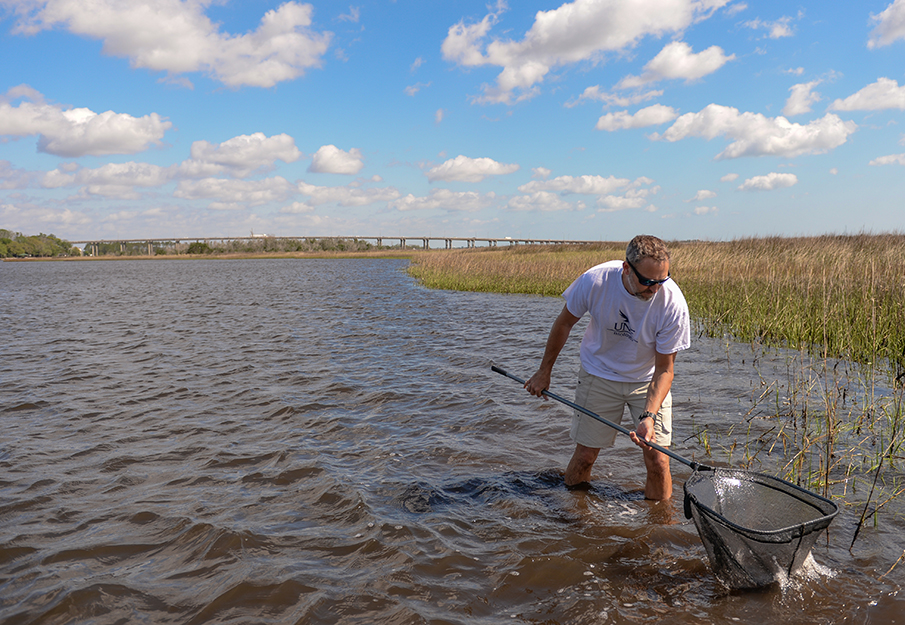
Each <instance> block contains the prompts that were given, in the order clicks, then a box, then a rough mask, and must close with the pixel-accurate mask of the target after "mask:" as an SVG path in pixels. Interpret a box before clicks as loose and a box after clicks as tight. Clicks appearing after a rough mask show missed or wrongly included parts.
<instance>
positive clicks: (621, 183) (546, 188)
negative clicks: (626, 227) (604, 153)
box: [509, 175, 660, 212]
mask: <svg viewBox="0 0 905 625" xmlns="http://www.w3.org/2000/svg"><path fill="white" fill-rule="evenodd" d="M518 190H519V191H520V192H521V193H523V194H524V195H522V196H516V197H514V198H512V199H511V200H510V202H509V208H511V209H512V210H541V211H550V210H566V209H569V210H572V209H575V208H584V206H585V205H584V203H583V202H578V203H577V204H576V205H572V204H571V203H569V202H567V201H566V200H564V199H563V198H564V197H565V196H568V195H572V194H577V195H594V196H597V197H596V199H595V203H596V205H597V207H598V210H600V211H607V212H608V211H616V210H624V209H627V208H643V207H644V206H645V205H647V204H648V199H647V198H648V197H649V196H651V195H655V194H656V193H658V192H659V191H660V187H659V186H656V185H654V181H653V180H651V179H650V178H647V177H644V176H642V177H640V178H636V179H635V180H629V179H628V178H616V177H615V176H607V177H603V176H591V175H584V176H558V177H556V178H553V179H552V180H532V181H531V182H528V183H525V184H523V185H521V186H520V187H519V188H518ZM554 198H558V199H556V200H555V201H554Z"/></svg>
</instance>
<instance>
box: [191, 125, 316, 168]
mask: <svg viewBox="0 0 905 625" xmlns="http://www.w3.org/2000/svg"><path fill="white" fill-rule="evenodd" d="M191 155H192V159H193V160H195V161H198V162H200V163H208V164H211V165H219V166H222V167H225V168H227V169H229V170H231V171H232V172H233V173H235V175H237V176H239V177H240V178H241V177H244V176H246V175H248V174H249V173H251V172H253V171H255V170H257V169H260V168H266V167H270V166H272V165H273V163H274V161H276V160H278V159H279V160H281V161H283V162H285V163H292V162H295V161H297V160H298V159H299V158H301V156H302V153H301V152H299V149H298V148H297V147H296V146H295V140H294V139H293V138H292V137H290V136H289V135H287V134H279V135H274V136H272V137H267V136H265V135H264V133H263V132H256V133H254V134H251V135H239V136H237V137H233V138H232V139H229V140H227V141H224V142H223V143H220V144H217V145H214V144H212V143H208V142H207V141H195V142H194V143H192V150H191Z"/></svg>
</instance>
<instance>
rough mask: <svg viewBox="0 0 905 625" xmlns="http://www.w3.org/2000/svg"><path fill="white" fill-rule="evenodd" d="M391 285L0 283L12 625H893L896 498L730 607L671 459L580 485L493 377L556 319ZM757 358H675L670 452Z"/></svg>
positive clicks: (780, 369)
mask: <svg viewBox="0 0 905 625" xmlns="http://www.w3.org/2000/svg"><path fill="white" fill-rule="evenodd" d="M404 269H405V263H404V262H403V261H388V260H334V261H327V260H247V261H213V260H210V261H204V260H196V261H159V262H149V261H121V262H81V263H2V264H0V334H2V339H0V345H2V356H0V622H2V623H9V624H12V623H16V624H19V623H41V624H51V623H53V624H56V623H60V624H62V623H98V624H107V623H281V624H282V623H311V624H315V623H324V624H327V623H374V624H397V623H398V624H402V623H551V624H552V623H563V624H565V623H570V624H571V623H659V622H669V623H700V622H707V623H733V622H743V623H747V622H757V623H761V624H769V623H809V624H810V623H843V622H845V623H893V622H896V621H897V620H898V622H902V620H903V617H902V616H901V615H902V614H905V598H903V596H902V593H901V592H900V589H901V587H902V584H903V582H905V562H903V563H901V564H900V565H899V566H897V567H893V565H894V564H895V563H896V560H897V558H898V557H899V556H900V555H901V553H902V549H903V546H905V545H903V539H902V536H903V535H905V520H903V516H905V511H903V505H902V504H901V503H900V502H898V501H896V502H893V503H892V504H890V506H888V508H887V509H886V510H885V511H884V514H883V515H881V516H880V518H879V523H878V524H877V525H874V524H871V523H868V524H867V525H866V526H865V527H864V528H863V529H862V530H861V536H860V537H859V539H858V543H857V545H856V547H855V548H854V549H853V550H852V551H851V552H850V551H849V549H848V546H849V543H850V542H851V539H852V535H853V532H854V528H855V526H856V525H857V522H858V518H859V516H860V513H861V510H860V508H857V509H856V508H855V507H854V506H843V507H844V510H843V512H842V513H841V514H840V515H839V517H837V519H836V520H835V521H834V522H833V525H832V526H831V527H830V528H829V531H828V532H827V534H826V537H825V538H821V539H820V540H819V541H818V544H817V546H816V547H815V548H814V550H813V555H814V558H815V560H816V562H817V566H815V567H813V568H812V569H810V570H809V574H808V575H807V576H803V577H801V578H798V579H795V580H793V582H792V583H791V584H790V585H788V586H787V587H786V588H778V587H774V588H770V589H768V590H765V591H759V592H730V591H727V590H726V589H724V588H723V587H721V586H720V584H719V583H718V582H717V581H716V580H715V579H714V577H713V576H712V574H711V572H710V570H709V569H708V565H707V562H706V555H705V552H704V549H703V547H702V545H701V542H700V540H699V538H698V536H697V533H696V530H695V528H694V525H693V524H692V523H691V522H690V521H688V520H686V519H685V518H684V516H683V514H682V500H681V491H682V489H681V484H682V482H683V481H684V480H685V478H687V477H688V475H689V474H690V470H689V469H687V468H686V467H684V466H682V465H676V463H674V476H675V478H676V481H677V486H678V487H677V488H676V494H675V496H674V498H673V500H672V501H671V502H666V503H658V504H656V503H651V502H647V501H644V500H643V498H642V496H641V494H640V489H641V487H642V483H643V471H640V470H639V468H640V457H639V452H638V450H637V448H635V447H634V446H633V445H631V443H630V442H628V441H624V442H623V441H620V444H619V445H618V446H617V448H616V449H614V450H613V451H612V452H610V453H608V454H607V455H606V456H605V457H602V458H601V461H600V462H598V467H597V469H596V471H595V475H594V484H593V489H592V490H590V491H588V492H575V491H568V490H566V489H565V488H564V487H563V485H562V477H561V475H562V474H561V471H562V467H563V466H564V464H565V462H566V461H567V460H568V457H569V453H570V451H571V443H570V441H569V439H568V424H569V414H568V409H566V408H564V407H563V406H561V405H559V404H555V403H554V402H541V401H539V400H536V399H534V398H531V397H529V396H528V395H527V394H526V393H524V391H522V390H521V389H520V388H519V387H518V385H517V384H515V383H514V382H512V381H510V380H507V379H505V378H502V377H501V376H498V375H496V374H493V373H491V372H490V364H491V362H494V363H497V364H499V365H501V366H504V367H506V368H507V369H509V370H510V371H512V372H513V373H516V374H521V375H523V376H524V375H530V373H531V372H532V371H533V367H535V366H536V364H537V362H538V359H539V358H540V355H541V350H542V347H543V342H544V340H545V339H546V335H547V332H548V330H549V325H550V323H551V322H552V319H553V317H554V316H555V314H556V313H557V312H558V310H559V309H560V307H561V300H558V299H556V298H546V299H544V298H537V297H516V296H500V295H489V294H467V293H451V292H436V291H430V290H427V289H424V288H422V287H420V286H418V285H417V284H415V283H414V282H413V280H412V279H411V278H409V277H408V276H407V275H406V274H405V273H404ZM579 335H580V332H575V334H574V336H573V340H572V343H571V344H570V346H568V347H567V348H566V350H565V353H564V355H563V357H561V359H560V363H559V364H558V365H557V367H558V368H557V372H556V378H555V379H554V388H553V390H554V391H557V392H559V393H560V394H561V395H564V396H567V397H571V395H572V392H573V391H572V388H573V382H574V381H573V373H574V370H575V369H576V368H577V351H578V350H577V341H578V337H579ZM746 350H747V351H746ZM749 352H750V347H744V346H736V345H726V344H724V343H721V342H718V341H708V340H705V339H698V340H697V341H696V342H695V345H694V348H693V349H692V350H690V351H689V352H686V353H683V354H681V355H680V357H679V360H678V363H677V371H678V377H677V380H676V385H675V400H676V421H677V432H676V434H675V436H674V440H675V441H676V445H675V446H674V449H675V450H676V451H677V452H678V453H680V454H682V455H683V456H686V457H696V458H697V459H702V453H703V450H702V449H701V448H700V444H699V440H698V438H696V437H695V436H694V435H693V426H694V427H698V428H700V427H701V425H702V423H708V424H710V425H711V426H712V427H713V428H714V431H717V430H719V429H720V428H721V427H724V428H727V427H729V426H730V424H732V423H735V422H737V421H738V420H739V418H740V415H744V414H745V413H746V411H748V410H749V409H750V408H751V399H750V398H751V397H752V396H756V395H757V394H758V392H759V391H758V389H759V388H760V386H761V379H762V378H761V376H765V375H767V376H769V375H771V372H775V373H776V375H777V376H782V375H785V374H786V372H787V368H788V359H787V358H786V357H784V356H783V355H781V354H780V355H775V356H774V357H772V360H771V357H770V356H768V355H764V354H759V355H757V357H756V360H757V363H756V364H757V367H756V368H755V367H752V359H754V357H753V356H752V355H751V354H750V353H749ZM784 358H786V359H785V360H784ZM742 361H747V363H746V364H743V362H742ZM683 441H684V442H683ZM711 444H712V445H714V446H715V447H716V446H717V445H716V441H715V440H714V439H711ZM724 457H725V456H724ZM736 457H737V456H736ZM891 478H897V479H901V474H895V473H892V474H891ZM863 496H864V495H862V497H863ZM891 567H893V568H892V571H891V572H889V574H888V575H886V573H887V571H889V569H890V568H891Z"/></svg>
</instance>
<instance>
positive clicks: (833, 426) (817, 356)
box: [409, 234, 905, 521]
mask: <svg viewBox="0 0 905 625" xmlns="http://www.w3.org/2000/svg"><path fill="white" fill-rule="evenodd" d="M625 245H626V244H625V243H620V242H612V243H601V244H598V245H594V246H560V247H541V246H518V247H515V246H514V247H511V248H496V249H494V248H481V249H468V250H452V251H430V252H421V253H417V254H416V255H415V256H414V257H413V262H412V265H411V267H410V269H409V271H410V272H411V273H412V274H413V275H414V276H415V277H417V278H419V279H420V280H421V281H422V282H423V283H424V284H425V285H427V286H429V287H432V288H444V289H456V290H470V291H493V292H499V293H534V294H541V295H559V294H561V293H562V291H563V290H565V288H566V287H567V286H568V285H569V284H570V283H571V282H572V280H574V279H575V278H576V277H577V276H578V275H579V274H581V273H582V272H583V271H585V270H586V269H587V268H589V267H591V266H593V265H595V264H598V263H600V262H603V261H606V260H613V259H622V258H624V255H625ZM670 250H671V254H672V263H671V266H670V269H671V272H672V277H673V279H674V280H675V281H676V282H677V283H678V284H679V285H680V286H681V288H682V291H683V293H684V294H685V297H686V299H687V300H688V304H689V309H690V311H691V315H692V318H693V322H694V323H695V329H696V332H698V333H699V334H706V335H710V336H715V337H720V336H729V337H731V338H733V339H735V340H736V341H740V342H745V343H750V344H751V346H752V349H754V350H755V351H757V352H760V351H762V350H765V349H772V348H780V347H783V348H790V349H791V350H793V351H792V352H790V353H791V354H793V355H796V354H797V355H796V356H795V360H794V361H790V362H789V364H788V379H786V380H762V381H763V383H764V387H763V389H762V390H760V391H758V393H757V396H756V397H753V398H752V403H753V405H752V409H751V410H749V411H748V412H749V414H747V415H746V416H745V417H744V418H743V419H742V421H741V422H740V423H737V424H732V425H731V426H730V427H729V428H728V431H724V432H723V436H722V437H719V438H718V437H716V436H715V434H716V433H715V432H711V431H709V430H707V429H703V430H702V429H699V428H695V429H696V436H698V438H699V439H703V440H705V441H706V442H707V444H706V445H705V449H706V453H707V454H708V455H709V454H710V453H711V452H713V453H715V454H717V453H721V454H722V457H723V460H724V461H729V462H731V461H733V460H738V458H739V455H738V450H739V446H741V448H742V450H743V453H742V454H741V462H743V463H744V464H745V465H748V466H753V465H755V464H757V463H758V462H760V461H762V460H763V458H764V457H765V456H769V455H771V454H774V453H776V452H777V451H780V452H781V453H782V455H783V458H784V463H785V464H784V465H783V466H781V468H780V472H781V473H783V475H784V477H786V478H787V479H792V480H793V481H796V482H798V483H800V484H803V485H805V486H807V487H808V488H812V489H817V490H822V491H823V492H824V493H826V494H831V492H835V493H836V494H837V495H839V496H841V497H854V498H863V497H864V496H865V495H866V496H867V500H866V501H863V500H862V502H861V503H862V504H863V506H864V508H863V511H862V513H861V516H862V521H863V520H864V519H865V518H867V517H869V516H870V514H874V515H875V514H876V513H877V511H878V510H880V509H881V508H883V507H884V506H885V505H886V504H888V503H889V502H891V501H894V500H895V499H896V498H897V497H898V496H899V495H900V494H901V493H902V492H905V486H903V482H905V477H903V476H902V475H901V472H900V470H899V465H900V461H901V460H902V459H905V458H903V453H905V452H903V449H905V416H903V415H905V412H903V404H905V401H903V392H905V235H899V234H884V235H869V234H860V235H852V236H822V237H807V238H779V237H768V238H747V239H738V240H734V241H729V242H701V241H689V242H673V243H670ZM878 380H879V388H881V389H882V390H878ZM768 403H771V407H769V408H768V407H767V404H768ZM755 419H757V420H758V426H757V427H755V424H754V420H755ZM739 436H742V437H743V438H742V440H739V438H738V437H739ZM721 439H722V440H721ZM733 454H736V455H735V457H734V458H733ZM881 469H882V475H881ZM840 491H841V492H840ZM856 495H857V497H856ZM872 500H873V503H872ZM852 501H854V499H852ZM871 505H872V506H873V508H870V506H871ZM869 513H870V514H869Z"/></svg>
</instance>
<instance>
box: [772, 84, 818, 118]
mask: <svg viewBox="0 0 905 625" xmlns="http://www.w3.org/2000/svg"><path fill="white" fill-rule="evenodd" d="M820 82H821V81H819V80H812V81H811V82H803V83H800V84H797V85H792V86H791V87H789V91H791V92H792V94H791V95H790V96H789V99H788V100H786V105H785V107H783V109H782V114H783V115H786V116H788V117H793V116H795V115H802V114H804V113H810V112H811V105H812V104H814V103H816V102H819V101H820V94H819V93H815V92H814V87H816V86H817V85H819V84H820Z"/></svg>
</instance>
